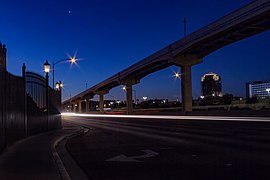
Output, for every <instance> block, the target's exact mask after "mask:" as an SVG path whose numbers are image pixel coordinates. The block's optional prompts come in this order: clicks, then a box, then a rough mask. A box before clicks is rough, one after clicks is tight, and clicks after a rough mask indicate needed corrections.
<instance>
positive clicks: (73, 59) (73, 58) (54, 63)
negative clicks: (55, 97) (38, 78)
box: [52, 56, 77, 86]
mask: <svg viewBox="0 0 270 180" xmlns="http://www.w3.org/2000/svg"><path fill="white" fill-rule="evenodd" d="M63 61H69V62H71V64H74V63H76V61H77V59H76V57H75V56H74V57H71V58H68V59H67V58H66V59H61V60H59V61H54V62H53V67H52V73H53V74H52V76H53V77H52V79H53V80H52V81H53V86H54V66H55V65H56V64H58V63H60V62H63Z"/></svg>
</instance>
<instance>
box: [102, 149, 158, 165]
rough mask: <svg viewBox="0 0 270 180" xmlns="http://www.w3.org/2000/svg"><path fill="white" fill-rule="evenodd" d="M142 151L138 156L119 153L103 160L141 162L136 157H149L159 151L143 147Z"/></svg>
mask: <svg viewBox="0 0 270 180" xmlns="http://www.w3.org/2000/svg"><path fill="white" fill-rule="evenodd" d="M141 151H142V152H144V153H146V154H144V155H139V156H129V157H128V156H126V155H124V154H120V155H118V156H115V157H112V158H110V159H107V160H105V161H118V162H142V161H139V160H137V159H144V158H149V157H155V156H157V155H158V154H159V153H157V152H155V151H152V150H149V149H144V150H141Z"/></svg>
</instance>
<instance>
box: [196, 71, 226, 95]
mask: <svg viewBox="0 0 270 180" xmlns="http://www.w3.org/2000/svg"><path fill="white" fill-rule="evenodd" d="M201 84H202V97H206V96H222V92H221V77H220V76H219V75H217V74H216V73H213V72H209V73H207V74H204V75H203V76H202V78H201Z"/></svg>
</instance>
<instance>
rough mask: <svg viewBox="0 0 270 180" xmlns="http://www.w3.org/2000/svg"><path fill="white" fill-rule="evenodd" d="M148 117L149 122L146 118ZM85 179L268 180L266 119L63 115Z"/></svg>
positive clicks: (269, 157) (268, 125) (72, 150)
mask: <svg viewBox="0 0 270 180" xmlns="http://www.w3.org/2000/svg"><path fill="white" fill-rule="evenodd" d="M150 117H151V118H150ZM63 123H64V124H73V125H78V126H82V127H85V128H88V129H89V131H88V133H87V134H85V135H84V136H80V137H76V138H73V139H71V140H69V141H68V143H67V145H66V147H67V149H68V151H69V152H70V153H71V154H72V157H73V158H74V159H75V160H76V162H77V163H78V165H79V166H80V167H81V168H82V169H83V170H84V172H85V173H86V175H87V176H88V178H89V179H155V180H156V179H224V180H225V179H226V180H227V179H230V180H232V179H270V174H269V168H270V138H269V137H270V136H269V135H270V131H269V130H270V118H266V117H256V118H252V117H245V118H244V117H243V118H241V117H235V118H233V117H211V116H209V117H207V116H200V117H199V116H195V117H194V116H182V117H180V116H177V117H176V116H167V117H164V116H154V117H153V116H121V115H119V116H106V115H104V116H103V115H100V116H99V115H90V116H87V115H82V116H77V115H75V116H74V115H73V114H66V115H64V116H63Z"/></svg>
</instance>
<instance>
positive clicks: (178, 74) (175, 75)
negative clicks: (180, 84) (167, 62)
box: [173, 72, 181, 79]
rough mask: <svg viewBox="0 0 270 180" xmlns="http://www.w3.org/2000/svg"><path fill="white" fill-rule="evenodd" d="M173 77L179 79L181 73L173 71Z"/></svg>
mask: <svg viewBox="0 0 270 180" xmlns="http://www.w3.org/2000/svg"><path fill="white" fill-rule="evenodd" d="M173 76H174V77H175V78H177V79H180V78H181V74H180V73H178V72H175V73H174V75H173Z"/></svg>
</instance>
